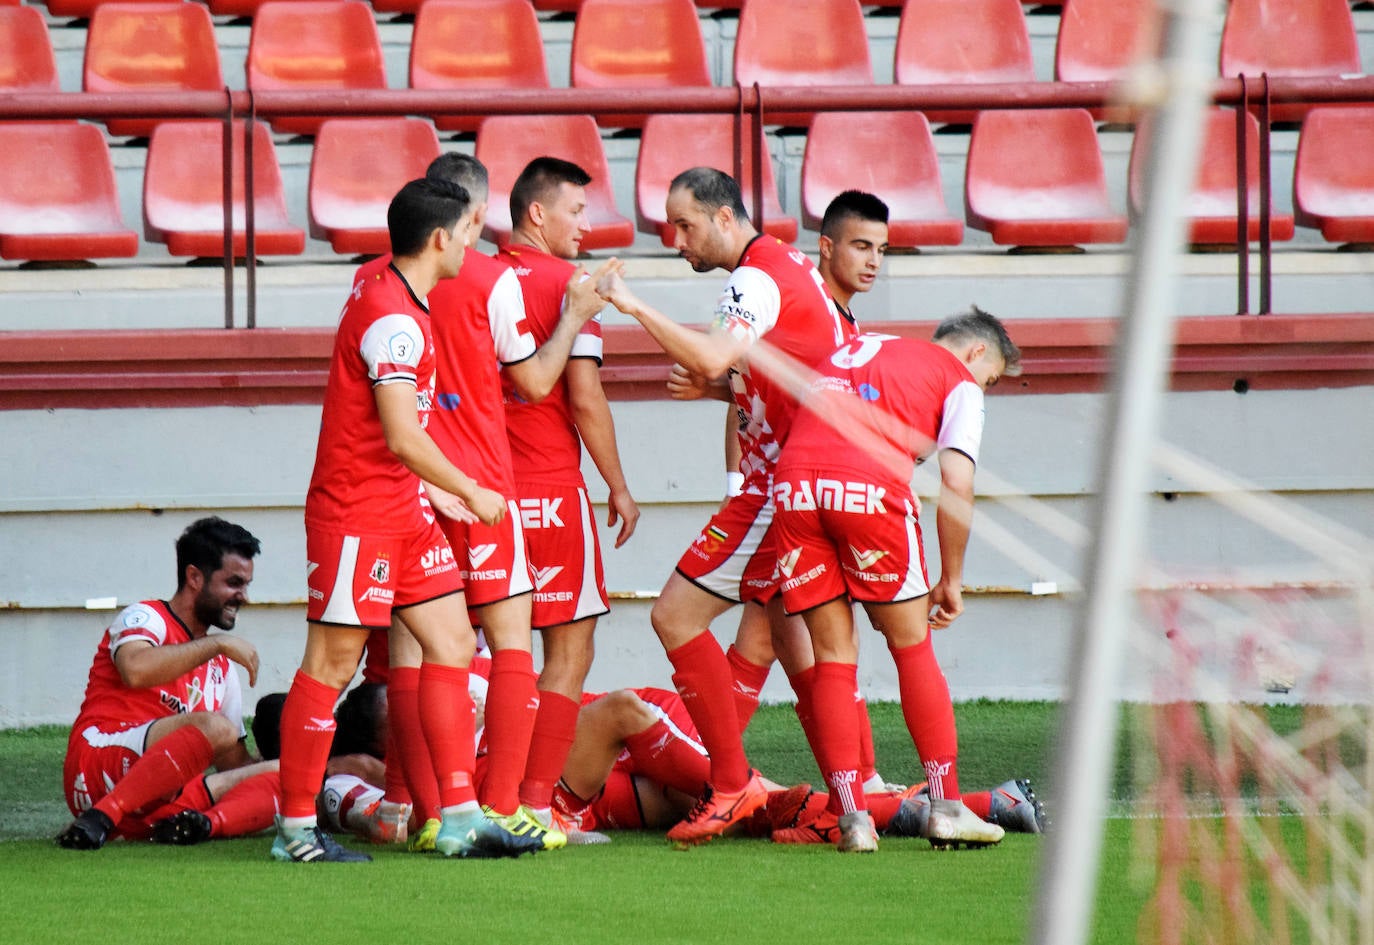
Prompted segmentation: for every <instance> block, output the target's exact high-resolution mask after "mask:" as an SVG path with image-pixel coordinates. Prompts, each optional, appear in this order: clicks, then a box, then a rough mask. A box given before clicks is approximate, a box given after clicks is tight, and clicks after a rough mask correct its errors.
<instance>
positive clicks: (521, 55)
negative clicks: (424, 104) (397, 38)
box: [410, 0, 549, 131]
mask: <svg viewBox="0 0 1374 945" xmlns="http://www.w3.org/2000/svg"><path fill="white" fill-rule="evenodd" d="M410 87H411V88H413V89H459V90H472V91H476V90H489V89H546V88H548V87H549V72H548V67H547V66H546V65H545V63H544V40H543V36H542V35H541V34H540V32H539V18H538V17H537V16H535V14H534V8H533V7H531V6H530V3H529V0H426V2H425V3H424V4H423V5H422V6H421V7H420V12H419V14H418V15H416V17H415V32H414V35H413V36H412V38H411V43H410ZM430 117H431V118H433V119H434V124H435V125H436V126H437V127H438V128H440V129H441V130H443V131H476V130H477V126H478V125H480V124H481V123H482V116H481V115H431V116H430Z"/></svg>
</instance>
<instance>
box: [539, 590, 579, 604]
mask: <svg viewBox="0 0 1374 945" xmlns="http://www.w3.org/2000/svg"><path fill="white" fill-rule="evenodd" d="M534 599H535V600H537V601H538V602H539V603H541V604H567V603H571V602H572V599H573V592H572V591H535V592H534Z"/></svg>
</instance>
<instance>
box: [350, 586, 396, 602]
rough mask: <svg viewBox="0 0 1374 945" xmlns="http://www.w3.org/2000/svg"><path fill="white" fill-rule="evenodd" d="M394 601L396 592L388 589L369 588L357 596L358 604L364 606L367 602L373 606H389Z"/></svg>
mask: <svg viewBox="0 0 1374 945" xmlns="http://www.w3.org/2000/svg"><path fill="white" fill-rule="evenodd" d="M395 600H396V592H395V591H393V590H392V589H391V588H389V587H369V588H368V589H367V590H365V591H363V592H362V593H361V594H359V595H358V603H360V604H366V603H368V602H369V601H370V602H372V603H374V604H386V605H387V606H390V605H391V603H392V602H393V601H395Z"/></svg>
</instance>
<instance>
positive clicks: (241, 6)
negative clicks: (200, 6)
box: [205, 0, 333, 19]
mask: <svg viewBox="0 0 1374 945" xmlns="http://www.w3.org/2000/svg"><path fill="white" fill-rule="evenodd" d="M273 2H275V0H205V5H206V6H207V7H208V8H209V9H210V12H211V13H213V14H214V15H215V16H234V17H239V18H242V19H252V18H253V17H254V16H256V15H257V12H258V7H260V6H262V5H263V4H264V3H273ZM322 2H326V3H328V2H333V0H322Z"/></svg>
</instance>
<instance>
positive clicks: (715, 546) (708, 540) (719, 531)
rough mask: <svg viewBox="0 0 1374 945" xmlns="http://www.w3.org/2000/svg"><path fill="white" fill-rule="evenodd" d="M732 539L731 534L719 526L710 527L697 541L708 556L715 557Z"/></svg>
mask: <svg viewBox="0 0 1374 945" xmlns="http://www.w3.org/2000/svg"><path fill="white" fill-rule="evenodd" d="M729 539H730V533H729V532H727V531H726V530H725V529H723V528H720V527H719V526H717V525H710V526H708V527H707V529H706V531H704V532H702V533H701V534H700V535H699V536H697V541H699V542H701V543H702V546H703V547H704V548H705V550H706V554H707V555H708V556H709V555H714V554H715V553H716V552H718V551H720V549H721V548H722V547H723V546H724V544H725V542H727V541H728V540H729Z"/></svg>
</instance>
